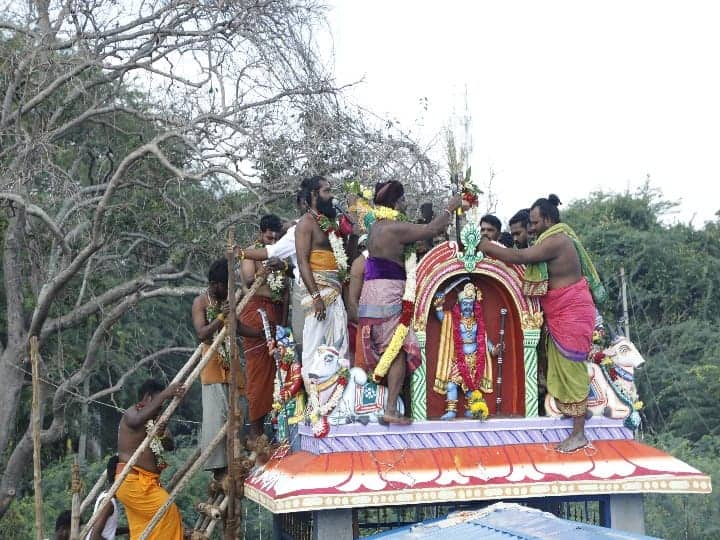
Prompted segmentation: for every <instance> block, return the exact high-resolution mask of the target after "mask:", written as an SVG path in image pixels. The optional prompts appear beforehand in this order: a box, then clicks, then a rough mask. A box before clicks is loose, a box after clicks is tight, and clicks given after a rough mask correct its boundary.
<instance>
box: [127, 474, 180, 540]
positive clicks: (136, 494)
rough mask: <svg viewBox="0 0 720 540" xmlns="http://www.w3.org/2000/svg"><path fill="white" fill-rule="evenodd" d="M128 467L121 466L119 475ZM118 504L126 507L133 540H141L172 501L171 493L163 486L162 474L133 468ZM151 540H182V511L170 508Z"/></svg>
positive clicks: (151, 534) (174, 506) (151, 535)
mask: <svg viewBox="0 0 720 540" xmlns="http://www.w3.org/2000/svg"><path fill="white" fill-rule="evenodd" d="M124 467H125V464H124V463H119V464H118V473H119V472H120V471H121V470H122V469H123V468H124ZM116 495H117V498H118V500H119V501H120V502H121V503H123V506H124V507H125V514H126V515H127V519H128V527H129V528H130V540H135V539H136V538H140V535H141V534H142V532H143V531H144V530H145V527H147V525H148V523H150V520H151V519H152V518H153V516H154V515H155V512H157V511H158V509H159V508H160V507H161V506H162V505H163V504H165V501H167V500H168V497H169V495H168V492H167V491H165V490H164V489H163V488H162V487H161V486H160V474H158V473H153V472H150V471H146V470H145V469H142V468H140V467H137V466H136V467H133V468H132V471H130V474H128V475H127V477H126V478H125V480H124V481H123V483H122V484H120V488H119V489H118V491H117V494H116ZM148 538H149V539H150V540H182V538H183V526H182V519H181V518H180V511H179V510H178V507H177V506H176V505H175V504H172V505H170V508H168V510H167V512H165V515H164V516H163V517H162V519H161V520H160V521H159V522H158V524H157V525H156V526H155V528H154V529H153V531H152V533H150V536H148Z"/></svg>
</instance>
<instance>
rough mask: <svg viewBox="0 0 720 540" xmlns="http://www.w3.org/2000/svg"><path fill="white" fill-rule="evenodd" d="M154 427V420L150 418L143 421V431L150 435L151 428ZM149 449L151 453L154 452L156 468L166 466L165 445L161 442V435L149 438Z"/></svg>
mask: <svg viewBox="0 0 720 540" xmlns="http://www.w3.org/2000/svg"><path fill="white" fill-rule="evenodd" d="M154 428H155V420H153V419H152V418H151V419H150V420H148V421H147V422H145V432H146V433H147V434H148V435H150V433H151V432H152V430H153V429H154ZM150 450H151V451H152V453H153V454H155V463H157V466H158V468H160V469H163V468H165V467H166V466H167V462H166V461H165V457H164V455H163V454H164V453H165V447H164V446H163V443H162V436H161V435H157V434H156V435H155V436H154V437H153V438H152V439H150Z"/></svg>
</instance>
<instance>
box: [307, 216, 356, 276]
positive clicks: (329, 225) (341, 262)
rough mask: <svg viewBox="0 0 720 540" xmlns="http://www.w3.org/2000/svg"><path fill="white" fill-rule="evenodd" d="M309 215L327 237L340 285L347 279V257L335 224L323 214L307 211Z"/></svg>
mask: <svg viewBox="0 0 720 540" xmlns="http://www.w3.org/2000/svg"><path fill="white" fill-rule="evenodd" d="M309 212H310V215H311V216H312V217H313V218H314V219H315V221H316V222H317V224H318V225H320V228H321V229H322V231H323V232H324V233H325V234H327V235H328V240H330V247H331V248H332V252H333V255H334V256H335V261H336V262H337V267H338V279H339V280H340V282H341V283H344V282H345V280H346V279H347V278H348V257H347V253H345V246H344V245H343V240H342V236H340V231H339V230H338V225H337V222H336V221H335V220H333V219H330V218H329V217H327V216H326V215H325V214H321V213H319V212H316V211H315V210H312V209H311V210H309Z"/></svg>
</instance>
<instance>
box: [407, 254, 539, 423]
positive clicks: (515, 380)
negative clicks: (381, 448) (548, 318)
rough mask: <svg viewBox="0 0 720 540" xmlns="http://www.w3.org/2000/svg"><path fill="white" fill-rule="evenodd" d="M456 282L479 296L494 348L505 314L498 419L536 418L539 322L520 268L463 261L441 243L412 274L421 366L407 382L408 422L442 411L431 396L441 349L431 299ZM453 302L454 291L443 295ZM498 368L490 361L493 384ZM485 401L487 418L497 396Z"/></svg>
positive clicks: (489, 261) (486, 261)
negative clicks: (468, 283)
mask: <svg viewBox="0 0 720 540" xmlns="http://www.w3.org/2000/svg"><path fill="white" fill-rule="evenodd" d="M480 255H481V254H480ZM468 269H469V271H468ZM460 276H467V277H468V278H470V280H471V281H472V283H473V284H474V285H475V287H476V288H479V290H480V291H482V294H483V300H482V304H481V305H482V310H483V315H484V319H485V330H486V335H487V337H488V338H489V339H490V340H492V341H493V342H497V339H498V335H499V330H500V309H501V308H506V309H507V310H508V315H507V319H506V325H505V355H504V362H503V368H502V379H503V383H502V387H501V389H500V395H501V399H502V408H501V412H502V415H503V416H537V415H538V389H537V344H538V341H539V339H540V327H541V326H542V320H543V319H542V312H541V310H540V306H539V302H538V301H537V300H536V299H529V298H527V297H526V296H524V295H523V293H522V285H521V283H522V276H523V267H522V266H518V265H508V264H505V263H503V262H500V261H497V260H494V259H485V258H483V257H482V256H480V257H475V258H474V259H470V260H468V259H467V258H463V254H462V252H459V251H458V244H457V243H456V242H444V243H442V244H440V245H438V246H436V247H434V248H433V249H432V250H431V251H429V252H428V253H427V254H426V255H425V257H423V259H422V260H421V261H420V263H419V264H418V268H417V291H416V302H415V313H414V323H413V329H414V331H415V333H416V335H417V337H418V341H419V342H420V349H421V352H422V356H423V364H422V367H421V368H419V369H418V370H416V371H415V372H414V374H413V377H412V381H411V407H410V408H411V412H412V416H413V419H415V420H427V419H433V418H439V417H440V416H441V415H442V414H443V412H444V410H445V397H444V396H443V395H441V394H438V393H436V392H435V391H434V390H433V381H434V377H435V372H436V369H437V363H438V362H437V360H438V348H439V345H440V322H439V321H438V320H437V319H436V318H435V317H434V315H433V313H432V310H433V298H434V295H435V294H436V293H437V292H438V291H443V290H444V289H445V288H446V287H447V286H448V285H449V284H452V283H453V281H454V280H457V279H458V278H459V277H460ZM456 299H457V291H456V290H451V291H449V292H448V293H447V303H448V304H449V305H452V304H454V302H455V301H456ZM497 368H498V365H497V359H496V358H495V359H493V378H494V377H495V376H496V375H495V374H497ZM495 391H497V389H495ZM459 399H460V403H459V410H460V411H464V410H465V409H464V406H465V403H464V398H463V397H462V396H460V398H459ZM485 399H486V402H487V405H488V408H489V411H490V416H491V417H492V416H494V415H495V414H496V394H487V395H486V396H485Z"/></svg>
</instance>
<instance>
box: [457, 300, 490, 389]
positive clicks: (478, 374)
mask: <svg viewBox="0 0 720 540" xmlns="http://www.w3.org/2000/svg"><path fill="white" fill-rule="evenodd" d="M473 309H474V312H475V324H477V335H476V336H475V372H474V373H473V375H472V376H471V375H470V368H469V367H468V365H467V358H466V356H465V351H464V349H463V339H462V336H461V335H460V324H461V322H460V321H461V319H462V315H461V314H460V305H459V303H457V304H455V305H454V306H453V311H452V314H453V320H454V321H457V324H454V325H453V341H454V345H455V357H456V358H457V367H458V371H459V372H460V376H461V377H462V380H463V382H464V383H465V388H467V389H468V391H469V392H474V391H475V390H479V389H480V383H481V382H482V376H483V374H484V373H485V355H484V354H482V353H484V352H485V320H484V318H483V314H482V308H481V306H480V303H479V302H475V305H474V306H473Z"/></svg>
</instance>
